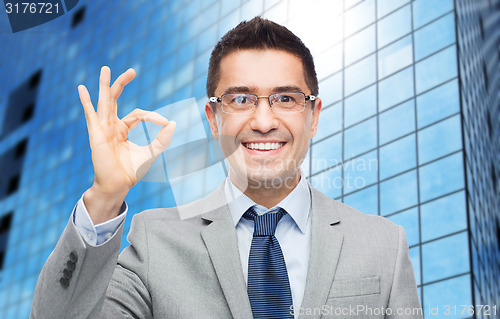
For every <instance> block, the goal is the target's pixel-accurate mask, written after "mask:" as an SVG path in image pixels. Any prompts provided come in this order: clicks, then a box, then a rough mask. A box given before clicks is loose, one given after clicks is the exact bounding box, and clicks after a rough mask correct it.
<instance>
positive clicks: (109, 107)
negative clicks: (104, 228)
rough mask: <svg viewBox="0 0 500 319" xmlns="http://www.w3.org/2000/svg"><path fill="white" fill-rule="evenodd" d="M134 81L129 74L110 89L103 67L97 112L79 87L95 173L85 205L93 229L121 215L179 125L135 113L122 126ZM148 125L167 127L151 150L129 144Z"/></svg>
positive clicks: (153, 115) (108, 75)
mask: <svg viewBox="0 0 500 319" xmlns="http://www.w3.org/2000/svg"><path fill="white" fill-rule="evenodd" d="M134 76H135V71H134V70H133V69H128V70H127V71H126V72H124V73H123V74H121V75H120V76H119V77H118V78H117V79H116V81H115V82H114V83H113V85H112V86H110V82H111V71H110V69H109V68H108V67H107V66H104V67H102V69H101V76H100V79H99V101H98V103H97V112H96V111H95V110H94V107H93V105H92V102H91V100H90V95H89V92H88V90H87V88H86V87H85V86H83V85H80V86H78V93H79V94H80V100H81V102H82V105H83V109H84V111H85V119H86V121H87V129H88V133H89V140H90V148H91V151H92V163H93V165H94V173H95V177H94V184H93V185H92V187H91V188H90V189H88V190H87V191H86V192H85V194H84V202H85V206H86V208H87V210H88V212H89V214H90V216H91V218H92V221H93V222H94V224H98V223H102V222H104V221H106V220H109V219H111V218H113V217H115V216H117V215H118V213H119V209H120V207H121V205H122V203H123V200H124V199H125V196H126V195H127V193H128V191H129V190H130V189H131V188H132V187H133V186H134V185H135V184H137V182H138V181H139V180H140V179H141V178H142V177H143V176H144V175H145V174H146V172H147V171H148V169H149V167H150V166H151V165H152V164H153V162H154V160H155V159H156V158H157V157H158V156H159V155H160V154H161V153H162V152H163V151H164V150H165V149H166V148H167V147H168V146H169V145H170V141H171V139H172V134H173V133H174V129H175V125H176V124H175V122H173V121H169V120H167V119H166V118H164V117H163V116H161V115H160V114H158V113H156V112H150V111H145V110H141V109H135V110H133V111H132V112H130V113H129V114H128V115H126V116H125V117H124V118H122V119H121V120H120V119H119V118H118V116H117V112H116V109H117V103H116V101H117V99H118V97H119V96H120V94H121V93H122V91H123V88H124V86H125V85H127V84H128V83H129V82H130V81H132V79H133V78H134ZM149 121H151V122H153V123H155V124H157V125H161V126H163V127H162V129H161V130H160V132H159V133H158V135H157V136H156V138H155V139H154V141H153V142H151V144H149V145H147V146H138V145H136V144H134V143H132V142H131V141H129V140H127V137H128V133H129V131H130V130H131V129H133V128H134V127H136V126H137V125H138V124H139V123H140V122H149Z"/></svg>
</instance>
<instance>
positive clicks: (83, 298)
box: [30, 215, 123, 319]
mask: <svg viewBox="0 0 500 319" xmlns="http://www.w3.org/2000/svg"><path fill="white" fill-rule="evenodd" d="M122 233H123V222H122V223H121V224H120V227H119V228H118V230H117V231H116V232H115V233H114V234H113V236H112V237H111V238H110V239H109V240H108V241H107V242H106V243H104V244H102V245H98V246H92V245H89V244H88V243H87V242H86V241H85V240H84V239H83V238H82V236H81V234H80V233H79V231H78V229H77V228H76V226H75V224H74V223H73V215H71V218H70V220H69V222H68V224H67V225H66V228H65V229H64V231H63V233H62V235H61V237H60V238H59V241H58V243H57V245H56V247H55V249H54V251H53V252H52V253H51V254H50V256H49V258H48V259H47V261H46V263H45V265H44V266H43V268H42V271H41V273H40V276H39V277H38V282H37V285H36V288H35V294H34V297H33V304H32V308H31V315H30V318H54V319H57V318H72V319H73V318H88V317H93V318H95V317H94V316H92V315H91V314H95V313H99V312H100V309H101V308H102V304H103V301H104V296H105V293H106V289H107V287H108V284H109V281H110V280H111V277H112V276H113V272H114V269H115V266H116V261H117V258H118V253H119V251H120V244H121V238H122Z"/></svg>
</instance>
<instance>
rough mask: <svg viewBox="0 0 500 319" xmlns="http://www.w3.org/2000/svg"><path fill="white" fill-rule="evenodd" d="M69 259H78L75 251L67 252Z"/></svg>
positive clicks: (74, 260)
mask: <svg viewBox="0 0 500 319" xmlns="http://www.w3.org/2000/svg"><path fill="white" fill-rule="evenodd" d="M69 260H70V261H72V262H74V263H76V262H77V261H78V255H77V254H76V252H75V251H72V252H71V253H70V254H69Z"/></svg>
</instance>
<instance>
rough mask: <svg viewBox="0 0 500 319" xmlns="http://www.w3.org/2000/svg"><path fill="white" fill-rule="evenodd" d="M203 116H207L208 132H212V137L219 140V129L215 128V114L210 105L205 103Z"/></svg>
mask: <svg viewBox="0 0 500 319" xmlns="http://www.w3.org/2000/svg"><path fill="white" fill-rule="evenodd" d="M205 115H206V116H207V120H208V123H209V124H210V131H212V135H213V137H214V138H215V139H216V140H218V139H219V127H218V126H217V119H216V117H215V112H214V110H213V109H212V104H211V103H210V102H207V104H205Z"/></svg>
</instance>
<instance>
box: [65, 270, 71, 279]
mask: <svg viewBox="0 0 500 319" xmlns="http://www.w3.org/2000/svg"><path fill="white" fill-rule="evenodd" d="M63 276H64V278H66V279H71V276H73V273H72V272H71V271H69V270H68V269H64V270H63Z"/></svg>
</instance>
